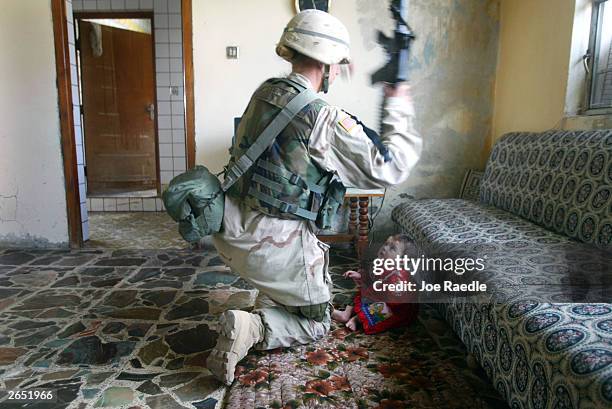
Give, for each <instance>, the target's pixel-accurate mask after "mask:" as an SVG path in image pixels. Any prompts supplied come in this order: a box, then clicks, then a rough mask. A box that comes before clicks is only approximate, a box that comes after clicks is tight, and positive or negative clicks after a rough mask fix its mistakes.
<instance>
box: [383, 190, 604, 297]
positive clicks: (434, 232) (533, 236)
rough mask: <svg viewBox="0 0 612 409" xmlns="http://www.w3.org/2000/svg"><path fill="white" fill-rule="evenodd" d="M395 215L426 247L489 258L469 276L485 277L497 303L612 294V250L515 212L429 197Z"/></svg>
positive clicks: (405, 205)
mask: <svg viewBox="0 0 612 409" xmlns="http://www.w3.org/2000/svg"><path fill="white" fill-rule="evenodd" d="M391 217H392V219H393V220H394V221H395V222H396V223H397V224H399V225H400V226H401V228H402V230H403V231H404V232H405V233H406V234H408V235H409V236H410V237H411V238H412V239H413V240H414V241H415V242H416V244H417V245H418V246H419V247H420V248H422V249H425V250H429V251H433V252H435V253H439V252H444V251H448V250H450V251H462V252H465V253H471V254H472V256H474V257H479V258H483V257H484V258H486V263H485V266H486V269H485V270H484V271H482V272H473V273H471V274H472V275H471V276H470V278H469V279H470V280H472V279H477V280H480V281H482V282H486V283H487V285H488V286H489V288H490V291H489V296H491V297H493V298H492V299H491V301H493V302H504V301H505V300H507V299H508V298H510V297H513V296H514V295H516V294H517V293H522V294H523V295H529V296H532V297H534V298H536V299H538V300H540V301H541V302H544V301H546V302H577V301H586V300H591V301H601V300H606V299H612V294H611V293H609V291H610V289H612V253H611V252H608V251H605V250H601V249H597V248H595V247H591V246H588V245H585V244H583V243H580V242H577V241H575V240H571V239H569V238H567V237H564V236H561V235H558V234H556V233H553V232H551V231H549V230H546V229H544V228H543V227H540V226H537V225H535V224H533V223H531V222H528V221H526V220H524V219H521V218H520V217H518V216H516V215H514V214H511V213H508V212H505V211H503V210H500V209H497V208H495V207H492V206H484V205H481V204H479V203H477V202H473V201H470V200H462V199H445V200H437V199H426V200H410V201H407V202H404V203H402V204H401V205H399V206H397V207H396V208H395V209H394V210H393V212H392V215H391ZM445 244H450V245H451V246H448V245H447V246H445Z"/></svg>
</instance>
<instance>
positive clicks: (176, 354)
mask: <svg viewBox="0 0 612 409" xmlns="http://www.w3.org/2000/svg"><path fill="white" fill-rule="evenodd" d="M133 215H137V216H141V214H136V213H133ZM149 215H151V214H149ZM112 216H117V214H112ZM160 220H163V218H160ZM101 221H106V222H107V226H106V227H105V229H106V230H107V231H109V232H110V231H112V229H113V228H112V224H113V223H117V221H120V224H122V225H123V224H124V220H123V219H121V218H116V217H109V218H106V219H102V220H101ZM144 221H146V220H145V219H140V222H141V223H142V222H144ZM149 222H150V219H149ZM128 224H129V223H127V224H126V225H128ZM147 224H148V225H149V226H151V224H150V223H147ZM131 225H132V226H137V225H138V223H136V222H134V223H132V224H131ZM172 228H175V226H174V225H173V226H172ZM141 230H142V228H141ZM129 231H130V230H129V229H127V228H126V229H117V230H115V232H116V234H115V235H114V237H111V240H110V241H108V242H106V243H107V244H109V247H113V245H117V243H119V242H121V241H122V240H127V241H129V240H128V239H129V236H128V237H125V236H122V234H128V232H129ZM151 231H158V230H157V229H153V230H151ZM168 237H171V235H170V236H168ZM155 240H159V243H162V244H164V245H167V246H168V247H171V245H169V243H168V241H166V242H164V238H163V236H162V237H161V238H159V237H158V238H156V239H155ZM131 243H132V245H131V246H128V247H134V243H139V244H138V245H142V243H146V241H132V242H131ZM181 244H182V243H181ZM330 261H331V265H332V268H331V270H332V278H333V279H334V283H335V289H334V302H335V303H336V304H338V305H344V304H346V303H347V302H350V300H351V298H352V293H353V291H354V286H353V283H352V282H351V281H347V280H344V279H343V278H342V277H341V276H340V274H341V273H343V272H344V271H345V270H346V269H348V268H350V267H354V264H355V260H354V259H353V258H352V257H351V255H350V254H348V253H345V252H342V251H336V252H334V253H333V254H332V257H331V260H330ZM255 296H256V291H255V290H253V289H252V288H251V287H250V286H249V285H248V284H247V283H246V282H244V281H243V280H241V279H240V278H238V277H236V276H234V275H232V274H231V273H230V272H229V271H228V269H227V268H226V267H225V266H224V265H223V263H222V262H221V260H220V259H219V257H218V256H217V255H216V253H215V252H214V249H212V248H211V247H210V246H205V248H203V249H202V250H197V251H194V250H191V249H170V248H168V249H165V250H164V249H156V250H147V249H134V248H131V249H130V248H123V249H113V248H104V249H101V248H85V249H82V250H16V249H5V250H1V249H0V390H28V389H46V390H53V391H54V392H55V393H56V395H57V398H56V400H55V402H53V403H50V402H47V403H43V402H40V401H39V402H38V403H36V404H30V405H28V406H24V405H23V404H21V403H15V402H9V401H7V399H6V397H3V398H0V408H22V407H27V408H37V409H38V408H70V409H76V408H79V409H80V408H86V407H122V408H134V409H135V408H138V407H140V408H154V409H158V408H159V409H162V408H163V409H166V408H169V409H172V408H204V407H207V406H206V401H205V400H206V398H209V397H212V398H214V399H217V400H218V401H219V402H220V403H219V404H218V405H217V407H221V403H222V402H223V403H224V404H225V405H227V407H232V408H238V407H240V408H242V407H251V408H255V407H258V406H263V407H282V406H286V407H330V406H334V407H342V408H344V407H380V408H383V407H404V406H405V404H406V403H408V402H409V403H410V405H411V406H412V407H417V408H425V407H436V406H438V407H439V406H440V405H442V406H447V407H456V405H454V403H457V402H462V403H466V402H469V405H470V406H474V407H476V408H487V407H491V408H496V407H503V404H502V402H501V401H500V400H499V396H498V395H497V394H496V393H495V392H494V391H493V390H492V389H491V387H490V386H488V383H487V382H486V381H484V380H483V379H484V378H483V374H482V373H481V372H479V371H476V372H475V371H472V370H471V369H469V368H467V366H466V364H465V349H464V348H463V346H462V345H461V343H460V341H459V340H458V339H457V338H456V337H455V336H454V335H453V333H452V330H451V329H450V327H449V326H448V325H447V324H445V323H444V322H443V321H441V320H439V319H437V318H436V316H435V314H433V312H432V311H431V310H429V309H423V313H422V314H421V318H420V320H419V322H418V323H417V324H415V325H414V326H413V327H410V328H408V329H407V330H406V332H402V333H399V334H398V333H389V334H386V335H384V336H364V335H349V334H346V333H345V332H343V331H344V330H343V329H342V328H336V331H334V332H333V333H332V335H330V337H328V338H326V339H324V340H322V341H321V342H319V343H317V344H313V345H310V346H306V347H299V348H294V349H287V350H283V351H275V352H274V353H273V354H262V353H253V354H251V355H250V356H249V357H248V358H247V359H246V360H245V361H244V362H243V364H242V365H241V369H240V371H241V373H240V376H239V380H238V381H237V382H235V383H234V385H233V386H232V387H231V388H230V389H229V390H228V389H227V388H225V387H222V385H220V384H219V383H218V382H217V381H215V380H214V379H213V378H212V377H211V375H210V372H208V370H207V369H206V368H205V360H206V357H207V354H208V352H209V350H210V349H211V348H212V347H213V345H214V344H215V342H216V338H217V332H216V328H217V321H216V318H217V316H218V314H219V313H220V312H221V311H223V310H225V309H228V308H243V309H249V308H251V306H252V305H253V302H254V299H255ZM347 335H348V336H347ZM393 345H396V346H397V350H396V352H394V354H395V355H393V356H392V357H391V358H389V355H388V354H387V355H386V356H385V354H382V355H381V353H377V352H376V351H380V348H382V349H383V352H384V353H388V352H389V351H390V350H391V351H392V350H394V348H393ZM364 348H365V349H366V350H367V352H365V353H364ZM334 351H335V352H334ZM332 352H333V354H335V355H329V354H331V353H332ZM400 356H403V359H405V360H407V361H406V362H405V363H404V364H402V365H407V366H408V367H409V368H410V371H409V372H406V371H405V370H398V368H396V367H395V366H393V365H390V366H389V365H387V367H385V366H384V365H385V361H384V360H385V359H397V358H398V357H400ZM332 357H333V359H332ZM387 363H389V362H387ZM380 365H383V366H381V367H379V366H380ZM385 368H386V369H385ZM288 369H290V371H288ZM432 371H433V372H432ZM287 372H291V374H292V376H293V377H289V378H288V377H286V376H285V377H280V378H279V377H275V376H276V375H275V374H279V373H281V374H282V373H287ZM347 374H350V377H346V375H347ZM343 376H345V377H344V378H343ZM262 377H263V378H262ZM430 377H433V378H432V379H435V380H436V382H433V383H431V382H430V383H429V384H428V383H427V380H428V379H429V378H430ZM398 382H399V383H398ZM360 385H361V386H360ZM374 390H377V391H378V392H377V393H378V395H376V394H375V393H374ZM400 392H401V393H400ZM339 394H341V396H340V395H339ZM474 395H478V396H481V397H482V398H478V399H474V398H473V397H474ZM338 396H340V398H339V397H338ZM279 397H280V398H279ZM283 397H284V398H283ZM281 404H282V405H281ZM398 405H399V406H398ZM432 405H434V406H432Z"/></svg>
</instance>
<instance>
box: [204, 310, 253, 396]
mask: <svg viewBox="0 0 612 409" xmlns="http://www.w3.org/2000/svg"><path fill="white" fill-rule="evenodd" d="M219 324H220V328H219V339H217V345H215V348H214V349H213V350H212V351H210V355H209V356H208V359H207V360H206V366H207V367H208V369H209V370H210V371H211V372H212V374H213V375H214V376H215V378H217V379H218V380H220V381H221V382H223V383H225V384H226V385H231V384H232V382H233V381H234V371H235V369H236V364H238V362H240V360H241V359H242V358H244V357H245V356H246V355H247V354H248V352H249V349H251V347H253V345H255V344H256V343H258V342H260V341H262V340H263V338H264V331H265V330H264V326H263V323H262V322H261V317H260V316H259V315H258V314H251V313H248V312H245V311H240V310H228V311H225V312H224V313H223V314H221V317H220V318H219Z"/></svg>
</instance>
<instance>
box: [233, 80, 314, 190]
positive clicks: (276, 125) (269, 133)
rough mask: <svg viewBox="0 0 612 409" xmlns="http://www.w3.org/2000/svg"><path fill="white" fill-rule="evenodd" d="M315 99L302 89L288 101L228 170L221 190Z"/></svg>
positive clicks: (253, 161)
mask: <svg viewBox="0 0 612 409" xmlns="http://www.w3.org/2000/svg"><path fill="white" fill-rule="evenodd" d="M315 99H317V94H315V93H314V91H313V90H312V89H310V88H304V89H303V90H302V91H301V92H300V93H299V94H297V95H296V96H295V97H293V98H292V99H291V101H289V103H288V104H287V105H285V107H284V108H283V109H282V110H281V111H280V112H279V113H278V114H277V115H276V116H275V117H274V119H273V120H272V122H270V123H269V124H268V126H266V128H265V129H264V130H263V131H262V132H261V134H259V136H258V137H257V139H256V140H255V142H253V144H252V145H251V146H250V147H249V149H248V150H247V151H246V152H245V153H244V154H243V155H242V156H241V157H240V158H238V160H237V161H236V162H234V164H233V165H232V166H231V167H230V168H229V169H228V171H227V173H226V175H225V179H224V180H223V183H222V184H221V189H222V190H223V191H224V192H226V191H227V190H228V189H229V188H230V187H232V185H233V184H234V183H236V182H237V181H238V179H240V177H241V176H242V175H244V174H245V173H246V172H247V171H248V170H249V169H250V168H251V166H253V164H254V163H255V161H256V160H257V159H258V158H259V157H260V156H261V155H262V154H263V153H264V152H265V151H266V149H268V147H270V145H272V142H274V139H276V137H277V136H278V134H280V133H281V131H282V130H283V129H285V127H286V126H287V125H289V122H291V120H292V119H293V118H294V117H295V116H296V115H297V114H298V113H299V112H300V111H301V110H302V109H303V108H304V107H305V106H306V105H308V104H310V103H311V102H312V101H314V100H315Z"/></svg>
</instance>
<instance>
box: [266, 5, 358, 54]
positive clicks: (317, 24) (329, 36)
mask: <svg viewBox="0 0 612 409" xmlns="http://www.w3.org/2000/svg"><path fill="white" fill-rule="evenodd" d="M349 47H350V39H349V33H348V30H347V29H346V27H345V26H344V24H342V22H341V21H340V20H338V19H337V18H336V17H334V16H332V15H331V14H329V13H326V12H324V11H321V10H305V11H302V12H300V13H298V14H296V15H295V17H293V18H292V19H291V20H290V21H289V23H287V26H286V27H285V30H284V31H283V35H282V36H281V38H280V41H279V42H278V45H277V46H276V53H277V54H278V55H279V56H281V57H282V58H284V59H285V60H287V61H289V62H291V61H292V59H293V57H294V56H295V52H296V51H297V52H299V53H300V54H303V55H305V56H307V57H310V58H312V59H314V60H317V61H320V62H322V63H323V64H348V63H350V52H349Z"/></svg>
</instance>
